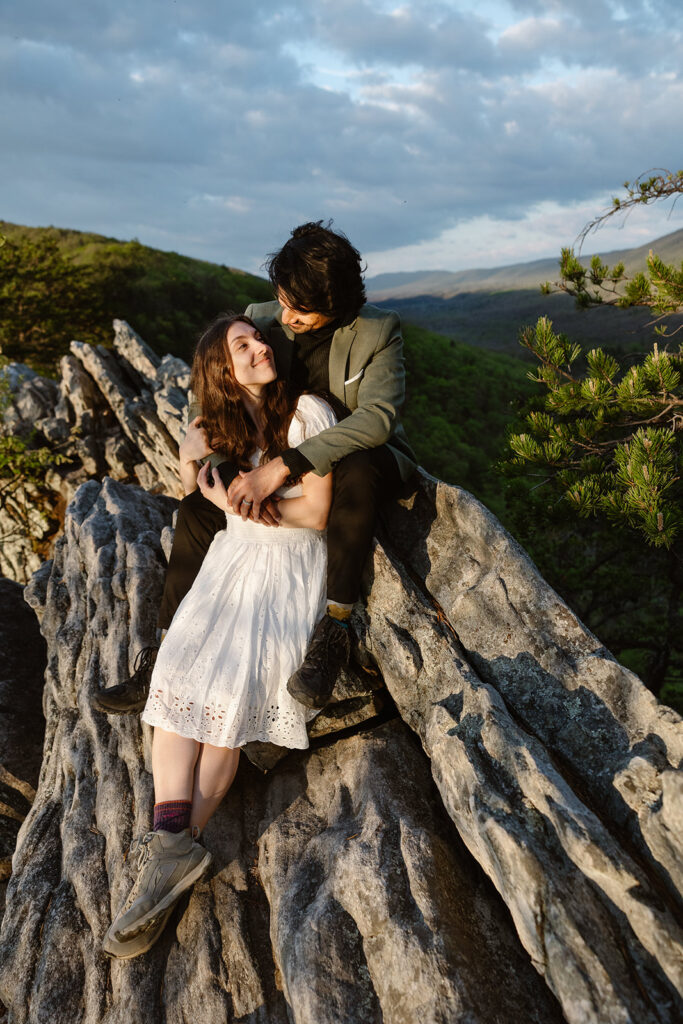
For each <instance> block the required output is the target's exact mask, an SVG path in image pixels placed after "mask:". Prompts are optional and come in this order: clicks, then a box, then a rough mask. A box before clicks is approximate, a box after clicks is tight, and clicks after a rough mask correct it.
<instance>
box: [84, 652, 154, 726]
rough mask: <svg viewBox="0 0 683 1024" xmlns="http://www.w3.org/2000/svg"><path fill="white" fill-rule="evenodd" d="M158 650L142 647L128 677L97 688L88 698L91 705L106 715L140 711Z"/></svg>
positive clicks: (144, 701)
mask: <svg viewBox="0 0 683 1024" xmlns="http://www.w3.org/2000/svg"><path fill="white" fill-rule="evenodd" d="M158 651H159V648H158V647H143V648H142V650H141V651H139V652H138V655H137V657H136V659H135V664H134V666H133V675H132V676H131V677H130V679H126V680H125V682H123V683H119V684H118V685H117V686H110V687H109V689H108V690H98V692H97V693H95V694H93V696H92V697H91V698H90V703H91V705H92V707H94V708H95V710H96V711H104V712H105V713H106V714H108V715H135V714H138V713H139V712H140V711H142V710H143V709H144V707H145V704H146V703H147V694H148V693H149V684H150V680H151V678H152V670H153V669H154V663H155V661H156V660H157V653H158Z"/></svg>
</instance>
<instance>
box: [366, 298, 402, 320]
mask: <svg viewBox="0 0 683 1024" xmlns="http://www.w3.org/2000/svg"><path fill="white" fill-rule="evenodd" d="M394 321H396V322H399V315H398V313H396V312H395V311H394V310H393V309H380V307H379V306H373V305H372V303H371V302H366V303H365V305H364V306H361V308H360V310H359V313H358V316H357V318H356V322H363V323H372V322H375V323H385V322H386V323H389V322H394Z"/></svg>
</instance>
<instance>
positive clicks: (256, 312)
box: [247, 299, 280, 321]
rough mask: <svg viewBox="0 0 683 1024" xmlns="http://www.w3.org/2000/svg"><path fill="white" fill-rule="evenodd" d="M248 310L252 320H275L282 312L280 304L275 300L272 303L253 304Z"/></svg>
mask: <svg viewBox="0 0 683 1024" xmlns="http://www.w3.org/2000/svg"><path fill="white" fill-rule="evenodd" d="M247 309H248V310H249V316H250V317H251V318H252V320H261V321H265V320H274V319H275V318H276V317H277V314H278V313H279V312H280V303H279V302H277V301H276V300H275V299H273V300H272V301H271V302H252V303H251V304H250V305H249V306H247Z"/></svg>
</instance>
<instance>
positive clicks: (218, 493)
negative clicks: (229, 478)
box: [197, 462, 236, 516]
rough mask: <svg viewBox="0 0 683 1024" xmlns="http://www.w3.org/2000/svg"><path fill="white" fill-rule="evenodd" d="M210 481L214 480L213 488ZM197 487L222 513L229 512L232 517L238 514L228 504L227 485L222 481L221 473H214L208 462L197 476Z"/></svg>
mask: <svg viewBox="0 0 683 1024" xmlns="http://www.w3.org/2000/svg"><path fill="white" fill-rule="evenodd" d="M209 474H211V475H209ZM210 480H213V487H212V486H211V484H210V483H209V481H210ZM197 486H198V487H199V490H200V491H201V492H202V494H203V496H204V497H205V498H208V500H209V501H212V502H213V503H214V505H215V506H216V508H219V509H220V510H221V512H227V513H229V514H230V515H231V516H234V515H235V514H236V513H235V512H233V510H232V506H230V505H229V504H228V492H227V491H226V489H225V484H224V483H223V481H222V480H221V477H220V473H218V472H214V470H213V469H212V468H211V465H210V464H209V463H208V462H205V463H204V465H203V466H202V468H201V469H200V470H199V473H198V474H197Z"/></svg>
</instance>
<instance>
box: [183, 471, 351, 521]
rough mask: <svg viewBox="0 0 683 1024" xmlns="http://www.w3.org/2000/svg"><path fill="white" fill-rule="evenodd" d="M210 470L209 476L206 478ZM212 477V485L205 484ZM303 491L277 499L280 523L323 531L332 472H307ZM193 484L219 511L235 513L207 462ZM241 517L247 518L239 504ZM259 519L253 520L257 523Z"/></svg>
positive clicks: (303, 480) (329, 503)
mask: <svg viewBox="0 0 683 1024" xmlns="http://www.w3.org/2000/svg"><path fill="white" fill-rule="evenodd" d="M209 473H211V474H212V475H211V478H210V477H209ZM209 479H213V487H211V486H210V484H209ZM301 484H302V488H303V494H302V495H301V496H300V497H298V498H280V500H279V501H278V504H277V507H278V512H279V513H280V522H279V525H280V526H284V527H288V526H290V527H294V526H304V527H308V528H309V529H312V530H324V529H325V527H326V526H327V516H328V514H329V511H330V505H331V503H332V474H331V473H328V474H327V476H317V475H316V474H315V473H307V474H306V475H305V476H304V477H303V478H302V481H301ZM197 485H198V487H199V489H200V491H201V492H202V494H203V495H204V497H205V498H208V499H209V501H212V502H213V503H214V505H216V506H217V507H218V508H220V509H222V510H223V512H227V513H229V514H232V515H235V514H236V513H235V512H234V511H233V508H232V505H230V504H229V502H228V493H227V491H226V489H225V485H224V484H223V481H222V480H221V478H220V476H219V475H218V473H217V472H216V471H215V470H212V469H211V467H210V466H209V464H208V463H206V464H205V465H204V466H202V468H201V470H200V471H199V474H198V476H197ZM240 508H241V512H242V518H243V519H247V518H248V517H249V516H248V507H247V506H246V505H241V506H240ZM258 521H259V520H256V522H258Z"/></svg>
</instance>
